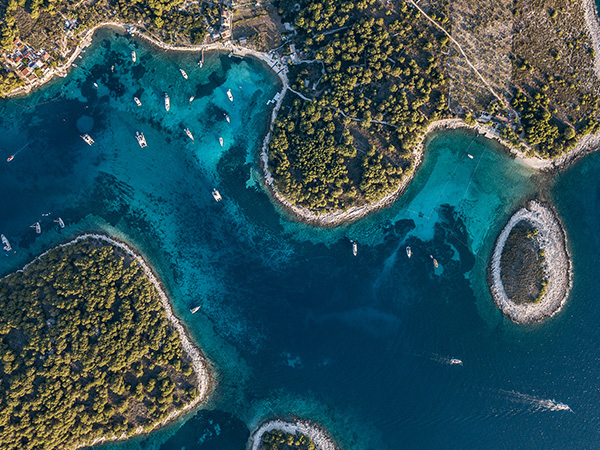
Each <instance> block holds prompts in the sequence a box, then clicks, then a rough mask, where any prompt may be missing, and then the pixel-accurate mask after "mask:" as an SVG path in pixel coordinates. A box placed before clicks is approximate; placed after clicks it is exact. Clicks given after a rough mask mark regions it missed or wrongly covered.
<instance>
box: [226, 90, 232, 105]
mask: <svg viewBox="0 0 600 450" xmlns="http://www.w3.org/2000/svg"><path fill="white" fill-rule="evenodd" d="M227 98H228V99H229V101H231V102H232V101H233V94H232V93H231V89H227Z"/></svg>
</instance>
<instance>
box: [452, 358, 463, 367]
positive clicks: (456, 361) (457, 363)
mask: <svg viewBox="0 0 600 450" xmlns="http://www.w3.org/2000/svg"><path fill="white" fill-rule="evenodd" d="M450 365H451V366H462V365H463V362H462V360H460V359H458V358H452V359H450Z"/></svg>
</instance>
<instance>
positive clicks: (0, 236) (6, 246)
mask: <svg viewBox="0 0 600 450" xmlns="http://www.w3.org/2000/svg"><path fill="white" fill-rule="evenodd" d="M0 239H2V245H3V247H2V248H3V249H4V251H5V252H9V251H11V250H12V247H11V246H10V242H8V239H6V236H4V235H3V234H0Z"/></svg>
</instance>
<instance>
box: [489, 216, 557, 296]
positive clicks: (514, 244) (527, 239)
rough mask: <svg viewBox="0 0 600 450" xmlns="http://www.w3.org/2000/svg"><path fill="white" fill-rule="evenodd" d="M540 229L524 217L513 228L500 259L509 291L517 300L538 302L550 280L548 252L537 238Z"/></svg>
mask: <svg viewBox="0 0 600 450" xmlns="http://www.w3.org/2000/svg"><path fill="white" fill-rule="evenodd" d="M537 237H538V230H537V228H535V227H534V226H533V225H532V224H531V223H529V222H527V221H524V220H523V221H521V222H519V223H517V224H516V225H515V226H514V227H513V229H512V230H511V232H510V234H509V235H508V238H507V239H506V242H505V243H504V249H503V250H502V257H501V259H500V273H501V279H502V284H503V285H504V290H505V292H506V295H507V296H508V297H509V298H510V299H511V300H512V301H514V302H515V303H517V304H521V303H527V302H533V303H539V302H540V301H541V299H542V296H543V294H544V293H545V287H546V286H547V284H548V281H547V280H546V274H545V272H544V264H545V253H544V251H543V250H542V249H541V248H540V245H539V242H538V239H537Z"/></svg>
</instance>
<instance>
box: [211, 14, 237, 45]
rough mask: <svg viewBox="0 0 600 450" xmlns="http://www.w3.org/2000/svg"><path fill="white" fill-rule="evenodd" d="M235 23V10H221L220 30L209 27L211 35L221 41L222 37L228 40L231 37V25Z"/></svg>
mask: <svg viewBox="0 0 600 450" xmlns="http://www.w3.org/2000/svg"><path fill="white" fill-rule="evenodd" d="M232 23H233V11H231V10H226V9H225V8H224V9H223V10H222V11H221V27H220V29H219V30H215V29H214V28H212V29H211V28H209V30H208V31H209V33H210V37H211V38H212V40H213V41H219V40H221V39H223V40H225V41H228V40H229V39H231V25H232Z"/></svg>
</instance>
